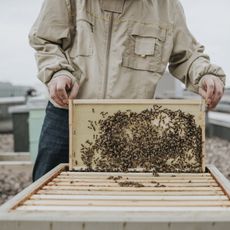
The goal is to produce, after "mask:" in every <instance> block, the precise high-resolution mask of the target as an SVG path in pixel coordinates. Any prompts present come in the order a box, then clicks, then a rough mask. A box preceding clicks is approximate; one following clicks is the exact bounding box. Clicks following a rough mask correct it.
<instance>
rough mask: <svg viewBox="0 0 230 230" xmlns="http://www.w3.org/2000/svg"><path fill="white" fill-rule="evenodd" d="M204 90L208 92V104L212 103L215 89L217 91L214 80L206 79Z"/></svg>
mask: <svg viewBox="0 0 230 230" xmlns="http://www.w3.org/2000/svg"><path fill="white" fill-rule="evenodd" d="M202 88H203V89H204V90H206V102H207V104H210V103H211V101H212V97H213V93H214V89H215V83H214V81H213V79H212V78H206V79H204V82H203V85H202Z"/></svg>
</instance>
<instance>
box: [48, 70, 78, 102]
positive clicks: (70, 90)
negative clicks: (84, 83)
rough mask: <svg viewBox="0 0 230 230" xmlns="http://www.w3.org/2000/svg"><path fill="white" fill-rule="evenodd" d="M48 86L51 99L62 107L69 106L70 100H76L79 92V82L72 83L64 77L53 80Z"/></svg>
mask: <svg viewBox="0 0 230 230" xmlns="http://www.w3.org/2000/svg"><path fill="white" fill-rule="evenodd" d="M47 86H48V90H49V94H50V97H51V98H52V99H53V100H54V101H55V102H56V103H57V104H58V105H60V106H67V105H68V100H69V99H74V98H76V96H77V93H78V90H79V86H78V84H77V82H75V83H72V80H71V79H70V78H69V77H67V76H64V75H63V76H58V77H55V78H53V79H51V81H50V82H49V83H48V85H47Z"/></svg>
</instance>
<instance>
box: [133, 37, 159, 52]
mask: <svg viewBox="0 0 230 230" xmlns="http://www.w3.org/2000/svg"><path fill="white" fill-rule="evenodd" d="M155 41H156V39H155V38H151V37H136V42H135V53H136V54H138V55H141V56H147V55H154V51H155Z"/></svg>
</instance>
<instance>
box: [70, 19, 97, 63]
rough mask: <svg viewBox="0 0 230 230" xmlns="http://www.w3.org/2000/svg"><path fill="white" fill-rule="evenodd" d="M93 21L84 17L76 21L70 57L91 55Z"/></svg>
mask: <svg viewBox="0 0 230 230" xmlns="http://www.w3.org/2000/svg"><path fill="white" fill-rule="evenodd" d="M93 29H94V26H93V23H92V22H91V21H89V20H86V19H80V20H78V21H77V26H76V35H75V38H74V43H73V47H72V48H71V50H70V57H72V58H76V57H79V56H85V57H88V56H91V55H92V54H93Z"/></svg>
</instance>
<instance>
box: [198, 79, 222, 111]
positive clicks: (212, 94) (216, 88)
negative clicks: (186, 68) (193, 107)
mask: <svg viewBox="0 0 230 230" xmlns="http://www.w3.org/2000/svg"><path fill="white" fill-rule="evenodd" d="M199 94H200V95H201V96H202V97H203V98H204V99H205V100H206V103H207V105H208V109H212V108H215V107H216V105H217V104H218V102H219V101H220V99H221V98H222V96H223V94H224V84H223V82H222V81H221V80H220V79H219V78H218V77H216V76H214V75H205V76H203V77H202V78H201V80H200V82H199Z"/></svg>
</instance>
